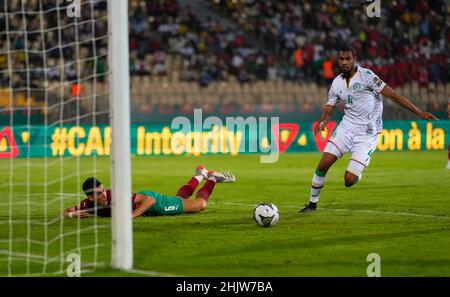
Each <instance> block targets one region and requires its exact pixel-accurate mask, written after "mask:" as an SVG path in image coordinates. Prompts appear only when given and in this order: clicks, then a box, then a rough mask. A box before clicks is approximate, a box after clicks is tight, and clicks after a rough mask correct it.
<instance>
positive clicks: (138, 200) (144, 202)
mask: <svg viewBox="0 0 450 297" xmlns="http://www.w3.org/2000/svg"><path fill="white" fill-rule="evenodd" d="M133 202H134V203H135V204H138V205H139V206H138V207H137V208H136V209H135V210H134V211H133V215H132V216H133V219H134V218H137V217H139V216H141V215H142V214H143V213H145V212H146V211H147V210H148V209H149V208H150V207H152V206H153V204H155V199H154V198H153V197H150V196H146V195H142V194H136V197H135V198H134V201H133Z"/></svg>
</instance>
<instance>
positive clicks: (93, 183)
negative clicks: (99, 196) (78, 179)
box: [83, 177, 102, 196]
mask: <svg viewBox="0 0 450 297" xmlns="http://www.w3.org/2000/svg"><path fill="white" fill-rule="evenodd" d="M101 184H102V183H101V182H100V181H99V180H98V179H96V178H95V177H89V178H87V179H86V180H85V181H84V183H83V192H84V193H85V194H86V196H89V195H92V194H94V190H95V188H97V187H98V186H100V185H101Z"/></svg>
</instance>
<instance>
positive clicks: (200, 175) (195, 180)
mask: <svg viewBox="0 0 450 297" xmlns="http://www.w3.org/2000/svg"><path fill="white" fill-rule="evenodd" d="M207 174H208V170H206V168H205V167H204V166H202V165H199V166H197V168H196V169H195V175H194V176H193V177H192V178H191V179H190V180H189V181H188V183H187V184H185V185H183V186H181V188H180V189H178V192H177V196H178V197H181V198H183V199H188V198H189V197H191V195H192V193H194V191H195V189H197V187H198V185H199V184H200V183H201V182H202V181H203V179H205V178H206V177H207Z"/></svg>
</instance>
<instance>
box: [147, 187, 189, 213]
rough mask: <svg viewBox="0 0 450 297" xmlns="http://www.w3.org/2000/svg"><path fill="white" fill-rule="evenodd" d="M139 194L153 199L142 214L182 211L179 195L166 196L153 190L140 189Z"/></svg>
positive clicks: (181, 200)
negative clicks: (152, 202) (151, 204)
mask: <svg viewBox="0 0 450 297" xmlns="http://www.w3.org/2000/svg"><path fill="white" fill-rule="evenodd" d="M139 194H142V195H145V196H150V197H153V198H154V199H155V204H153V206H152V207H150V208H149V209H148V210H147V211H146V212H145V213H144V216H170V215H176V214H180V213H183V210H184V209H183V199H181V198H180V197H177V196H166V195H162V194H160V193H157V192H153V191H142V192H139Z"/></svg>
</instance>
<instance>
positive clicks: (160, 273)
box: [121, 269, 181, 277]
mask: <svg viewBox="0 0 450 297" xmlns="http://www.w3.org/2000/svg"><path fill="white" fill-rule="evenodd" d="M121 271H122V272H129V273H136V274H143V275H147V276H166V277H181V275H174V274H167V273H162V272H157V271H151V270H141V269H130V270H121Z"/></svg>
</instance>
